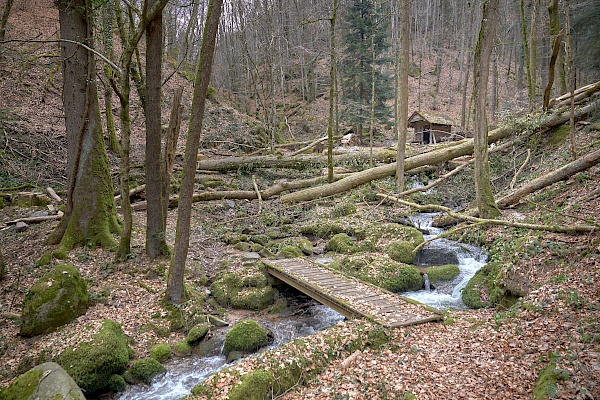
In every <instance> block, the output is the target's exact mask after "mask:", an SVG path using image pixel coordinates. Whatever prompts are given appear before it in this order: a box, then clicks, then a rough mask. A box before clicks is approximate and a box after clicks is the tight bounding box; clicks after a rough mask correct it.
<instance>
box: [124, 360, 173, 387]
mask: <svg viewBox="0 0 600 400" xmlns="http://www.w3.org/2000/svg"><path fill="white" fill-rule="evenodd" d="M130 371H131V375H133V377H134V378H136V379H138V380H139V381H141V382H144V383H150V381H152V378H154V377H155V376H156V375H158V374H161V373H163V372H165V367H164V366H163V365H162V364H161V363H159V362H158V361H156V360H155V359H154V358H143V359H140V360H136V361H134V362H133V365H132V366H131V368H130Z"/></svg>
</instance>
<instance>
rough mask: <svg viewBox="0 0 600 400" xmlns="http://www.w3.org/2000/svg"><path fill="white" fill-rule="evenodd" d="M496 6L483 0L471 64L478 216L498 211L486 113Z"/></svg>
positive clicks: (495, 0)
mask: <svg viewBox="0 0 600 400" xmlns="http://www.w3.org/2000/svg"><path fill="white" fill-rule="evenodd" d="M498 8H499V0H486V1H484V3H483V15H482V18H481V26H480V28H479V38H478V40H477V45H476V46H475V56H474V65H473V67H474V68H473V102H474V105H475V121H474V130H475V136H474V148H473V153H474V155H475V192H476V201H477V208H478V210H479V216H480V217H481V218H495V217H497V216H498V215H499V214H500V211H499V210H498V206H497V205H496V202H495V201H494V193H493V192H492V185H491V183H490V169H489V168H490V165H489V159H488V125H487V116H486V110H487V106H486V102H487V86H488V77H489V68H490V56H491V54H492V49H493V47H494V37H495V35H496V23H497V20H498Z"/></svg>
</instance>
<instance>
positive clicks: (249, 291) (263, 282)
mask: <svg viewBox="0 0 600 400" xmlns="http://www.w3.org/2000/svg"><path fill="white" fill-rule="evenodd" d="M210 290H211V294H212V296H213V298H214V299H215V300H216V301H217V303H218V304H219V305H221V306H223V307H233V308H240V309H245V310H262V309H265V308H267V307H268V306H270V305H271V304H273V302H274V301H275V293H276V292H275V290H274V289H273V288H272V287H271V286H268V285H267V276H266V272H265V270H264V266H263V264H262V263H258V264H256V265H252V266H250V267H248V268H246V269H244V270H243V271H242V272H241V273H226V274H223V275H221V276H220V277H219V278H217V279H216V280H215V281H214V282H213V283H212V284H211V286H210Z"/></svg>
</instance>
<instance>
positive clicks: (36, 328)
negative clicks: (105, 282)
mask: <svg viewBox="0 0 600 400" xmlns="http://www.w3.org/2000/svg"><path fill="white" fill-rule="evenodd" d="M88 301H89V298H88V292H87V286H86V283H85V281H84V280H83V278H82V277H81V275H80V274H79V270H78V269H77V268H75V267H74V266H73V265H71V264H63V265H57V266H56V267H54V268H53V269H52V270H51V271H50V272H48V273H46V274H44V275H42V277H41V278H40V279H38V281H37V282H36V283H35V284H34V285H33V286H32V287H31V288H30V289H29V291H28V292H27V294H26V295H25V299H24V300H23V313H22V319H21V335H23V336H35V335H39V334H42V333H48V332H52V331H54V330H55V329H56V328H58V327H59V326H62V325H64V324H67V323H69V322H71V321H73V320H74V319H75V318H77V317H78V316H80V315H82V314H85V312H86V311H87V307H88Z"/></svg>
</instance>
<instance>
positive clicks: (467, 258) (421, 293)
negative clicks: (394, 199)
mask: <svg viewBox="0 0 600 400" xmlns="http://www.w3.org/2000/svg"><path fill="white" fill-rule="evenodd" d="M435 215H437V214H433V213H423V214H419V215H417V216H413V217H410V219H411V220H412V222H413V223H414V224H415V226H417V227H418V228H420V229H421V230H423V231H425V232H428V233H424V234H423V236H424V237H425V239H431V238H433V237H435V236H437V235H439V234H440V233H442V232H443V229H439V228H434V227H432V226H431V224H432V222H433V217H434V216H435ZM425 247H426V248H427V247H437V248H444V249H446V250H449V251H451V252H453V253H455V254H456V256H457V258H458V268H459V270H460V274H459V275H458V276H457V277H456V278H454V279H453V280H452V281H450V282H438V283H437V284H433V285H432V286H434V289H432V290H426V289H422V290H418V291H416V292H406V293H402V296H404V297H408V298H411V299H414V300H417V301H420V302H421V303H423V304H427V305H429V306H432V307H435V308H437V309H439V310H446V309H464V308H466V306H465V304H464V303H463V302H462V298H461V297H462V296H461V295H462V289H463V288H464V287H465V286H466V285H467V283H468V282H469V280H470V279H471V278H472V277H473V275H475V272H477V270H478V269H479V268H481V267H483V266H484V265H485V263H486V262H487V253H486V252H485V251H484V250H483V249H481V248H480V247H477V246H473V245H469V244H464V243H460V242H456V241H453V240H447V239H437V240H434V241H433V242H431V243H429V244H427V245H426V246H425Z"/></svg>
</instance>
